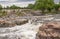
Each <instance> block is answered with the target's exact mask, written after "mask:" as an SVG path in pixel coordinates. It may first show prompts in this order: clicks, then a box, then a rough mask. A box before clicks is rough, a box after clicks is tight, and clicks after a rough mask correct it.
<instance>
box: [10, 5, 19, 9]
mask: <svg viewBox="0 0 60 39" xmlns="http://www.w3.org/2000/svg"><path fill="white" fill-rule="evenodd" d="M19 8H20V7H18V6H15V5H12V6H10V9H19Z"/></svg>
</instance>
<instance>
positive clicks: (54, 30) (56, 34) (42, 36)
mask: <svg viewBox="0 0 60 39" xmlns="http://www.w3.org/2000/svg"><path fill="white" fill-rule="evenodd" d="M36 39H60V22H48V23H44V24H43V25H42V26H41V27H40V28H39V31H38V33H37V34H36Z"/></svg>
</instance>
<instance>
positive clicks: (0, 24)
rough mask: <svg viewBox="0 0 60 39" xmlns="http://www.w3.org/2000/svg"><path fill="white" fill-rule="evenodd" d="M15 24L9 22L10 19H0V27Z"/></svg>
mask: <svg viewBox="0 0 60 39" xmlns="http://www.w3.org/2000/svg"><path fill="white" fill-rule="evenodd" d="M15 25H16V24H14V23H12V22H10V21H5V20H0V27H13V26H15Z"/></svg>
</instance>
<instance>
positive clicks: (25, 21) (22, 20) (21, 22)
mask: <svg viewBox="0 0 60 39" xmlns="http://www.w3.org/2000/svg"><path fill="white" fill-rule="evenodd" d="M25 23H28V20H27V19H18V20H16V21H15V24H16V25H22V24H25Z"/></svg>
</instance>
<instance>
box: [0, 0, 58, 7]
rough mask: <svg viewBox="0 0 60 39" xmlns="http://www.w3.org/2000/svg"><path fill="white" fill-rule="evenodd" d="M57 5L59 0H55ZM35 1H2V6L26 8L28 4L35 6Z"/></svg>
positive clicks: (0, 0)
mask: <svg viewBox="0 0 60 39" xmlns="http://www.w3.org/2000/svg"><path fill="white" fill-rule="evenodd" d="M54 2H55V3H57V4H58V2H59V0H54ZM34 3H35V0H0V4H1V5H2V6H3V7H6V6H11V5H16V6H20V7H26V6H28V4H34Z"/></svg>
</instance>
